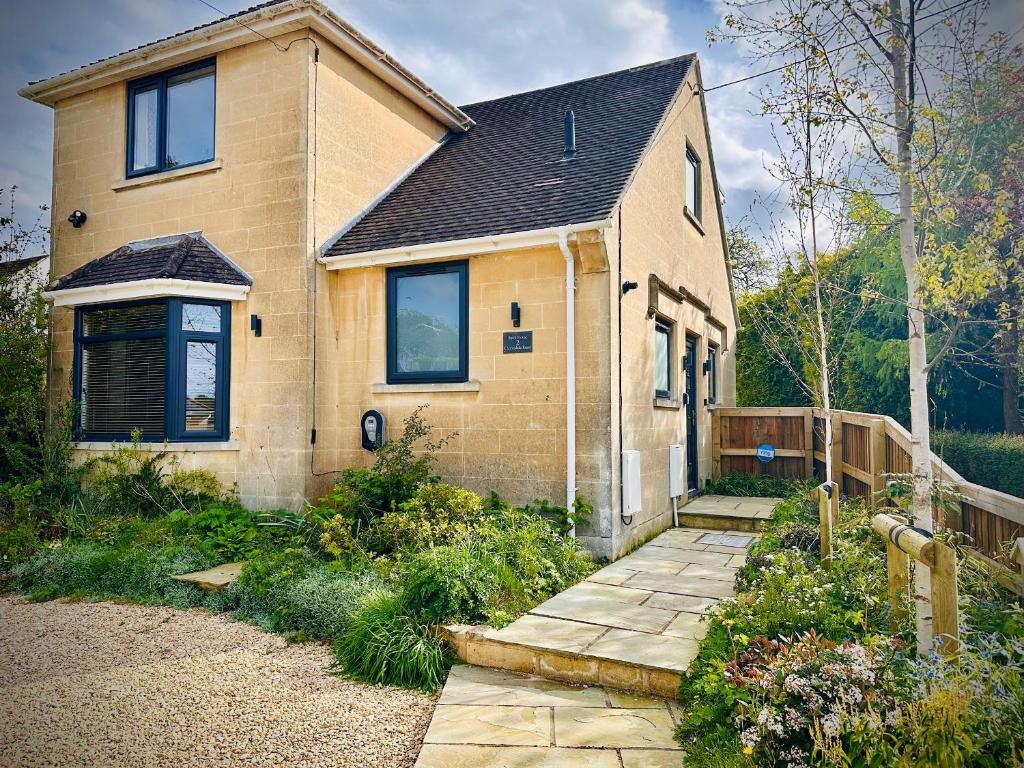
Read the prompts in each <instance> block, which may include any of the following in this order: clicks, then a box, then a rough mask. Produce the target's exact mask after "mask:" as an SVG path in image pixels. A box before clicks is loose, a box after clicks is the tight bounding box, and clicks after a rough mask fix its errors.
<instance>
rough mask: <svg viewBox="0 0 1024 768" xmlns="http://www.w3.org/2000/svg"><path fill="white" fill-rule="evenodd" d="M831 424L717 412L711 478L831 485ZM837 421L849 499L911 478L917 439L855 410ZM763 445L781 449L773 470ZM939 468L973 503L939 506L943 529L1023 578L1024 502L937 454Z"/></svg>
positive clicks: (803, 413) (835, 450) (840, 467)
mask: <svg viewBox="0 0 1024 768" xmlns="http://www.w3.org/2000/svg"><path fill="white" fill-rule="evenodd" d="M825 418H826V417H825V414H824V412H823V411H822V410H821V409H818V408H715V409H714V411H712V430H711V431H712V447H711V458H712V472H713V474H714V476H715V477H718V476H720V475H729V474H766V475H771V476H774V477H786V478H791V479H802V478H817V479H819V480H820V479H824V474H825V472H824V466H825V453H824V450H825V435H824V430H825V421H824V420H825ZM831 418H832V467H833V469H832V472H833V478H832V479H833V480H834V481H835V482H836V483H838V485H839V487H840V489H841V491H842V493H843V494H845V495H846V496H850V497H861V498H865V499H869V500H872V499H877V498H878V496H877V495H876V494H878V492H880V491H883V490H884V489H885V482H886V481H885V477H884V476H883V475H886V474H904V473H905V474H909V473H910V469H911V461H910V433H909V432H907V430H906V429H904V428H903V426H902V425H900V424H899V423H898V422H897V421H896V420H895V419H892V418H890V417H888V416H879V415H877V414H871V413H856V412H854V411H833V412H832V414H831ZM762 443H767V444H769V445H772V446H774V448H775V456H776V459H775V460H774V461H772V462H771V463H769V464H761V463H760V462H759V461H758V460H757V456H756V452H757V447H758V446H759V445H761V444H762ZM932 470H933V472H934V473H935V477H936V479H937V480H941V481H942V482H944V483H946V484H948V485H950V486H952V487H954V488H955V489H956V490H957V491H958V492H959V493H960V494H961V495H963V496H964V497H965V499H966V500H965V501H961V502H958V506H959V513H958V514H956V513H954V514H950V513H948V512H945V511H943V510H941V509H939V508H936V509H935V510H934V513H935V521H936V523H937V524H940V525H943V526H945V527H946V528H950V529H952V530H955V531H962V532H964V533H965V534H967V535H968V536H970V538H971V540H972V542H973V546H974V547H975V549H976V550H977V552H978V553H979V554H980V555H982V556H983V557H985V558H988V559H992V560H996V561H998V562H999V563H1000V564H1002V565H1003V566H1005V567H1007V568H1012V569H1014V570H1016V571H1017V572H1020V571H1021V568H1022V567H1021V566H1020V565H1019V564H1017V563H1014V562H1012V561H1011V560H1010V559H1009V557H1008V547H1007V544H1008V543H1012V542H1013V541H1014V540H1015V539H1016V538H1017V537H1019V536H1024V499H1020V498H1018V497H1016V496H1011V495H1010V494H1008V493H1002V492H1001V491H995V490H992V489H991V488H985V487H984V486H981V485H978V484H976V483H971V482H968V481H967V480H965V479H964V478H963V477H962V476H961V475H960V474H959V473H958V472H957V471H956V470H954V469H953V468H952V467H950V466H949V465H948V464H946V463H945V462H944V461H942V460H941V459H940V458H939V457H938V456H936V455H935V454H932ZM1022 471H1024V468H1022Z"/></svg>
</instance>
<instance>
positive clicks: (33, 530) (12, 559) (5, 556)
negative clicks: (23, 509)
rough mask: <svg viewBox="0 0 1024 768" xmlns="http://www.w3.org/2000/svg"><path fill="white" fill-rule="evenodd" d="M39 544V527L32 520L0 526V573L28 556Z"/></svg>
mask: <svg viewBox="0 0 1024 768" xmlns="http://www.w3.org/2000/svg"><path fill="white" fill-rule="evenodd" d="M40 545H41V541H40V539H39V529H38V527H37V526H36V524H35V523H34V522H32V521H29V520H26V521H23V522H20V523H18V524H17V525H14V526H13V527H10V528H6V529H4V528H0V573H3V572H5V571H7V570H8V569H10V568H11V567H13V566H15V565H17V564H18V563H21V562H23V561H25V560H27V559H28V558H30V557H31V556H32V555H33V554H34V553H35V551H36V550H37V549H39V547H40Z"/></svg>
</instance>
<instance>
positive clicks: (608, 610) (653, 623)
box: [530, 589, 675, 634]
mask: <svg viewBox="0 0 1024 768" xmlns="http://www.w3.org/2000/svg"><path fill="white" fill-rule="evenodd" d="M530 613H532V614H534V615H537V616H553V617H556V618H561V619H571V620H573V621H582V622H586V623H588V624H596V625H599V626H604V627H622V628H623V629H635V630H637V631H639V632H651V633H654V634H657V633H658V632H661V630H663V629H664V628H665V627H667V626H668V623H669V622H670V621H672V619H673V618H675V614H674V613H673V612H672V611H666V610H665V609H663V608H649V607H647V606H644V605H632V604H630V603H621V602H619V601H618V600H609V599H608V598H606V597H592V596H591V595H589V594H587V593H585V592H577V593H573V591H572V590H571V589H570V590H569V591H567V592H562V593H561V594H560V595H555V596H554V597H553V598H551V599H550V600H548V601H547V602H545V603H542V604H541V605H538V606H537V607H536V608H534V609H533V610H532V611H531V612H530Z"/></svg>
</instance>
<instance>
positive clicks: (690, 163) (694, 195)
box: [686, 147, 700, 220]
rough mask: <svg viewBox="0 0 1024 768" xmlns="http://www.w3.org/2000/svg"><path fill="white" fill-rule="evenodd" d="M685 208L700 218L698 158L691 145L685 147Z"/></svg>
mask: <svg viewBox="0 0 1024 768" xmlns="http://www.w3.org/2000/svg"><path fill="white" fill-rule="evenodd" d="M686 208H687V210H689V212H690V213H691V214H693V217H694V218H695V219H697V220H700V158H699V157H697V153H696V152H694V151H693V149H692V148H691V147H687V148H686Z"/></svg>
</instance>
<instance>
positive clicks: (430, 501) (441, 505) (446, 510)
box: [366, 483, 483, 554]
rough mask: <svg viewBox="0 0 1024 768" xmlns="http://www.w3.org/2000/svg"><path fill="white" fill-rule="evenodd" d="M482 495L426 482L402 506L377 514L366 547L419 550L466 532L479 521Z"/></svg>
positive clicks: (379, 550)
mask: <svg viewBox="0 0 1024 768" xmlns="http://www.w3.org/2000/svg"><path fill="white" fill-rule="evenodd" d="M482 514H483V499H481V498H480V497H479V496H477V495H476V494H475V493H473V492H472V491H467V490H465V489H464V488H458V487H456V486H454V485H447V484H445V483H426V484H423V485H421V486H420V487H419V489H418V490H417V491H416V495H415V496H413V497H412V498H410V499H408V500H406V501H404V502H402V504H401V506H400V507H399V508H398V509H396V510H394V511H391V512H386V513H384V514H383V515H382V516H381V517H380V518H378V519H377V520H376V521H375V522H374V523H373V525H372V526H371V527H370V530H369V531H368V532H367V535H366V541H367V544H368V546H369V548H370V549H371V550H372V551H374V552H378V553H384V554H387V553H391V552H398V551H401V550H411V551H419V550H422V549H426V548H427V547H435V546H441V545H443V544H448V543H449V542H451V541H454V540H455V539H457V538H460V537H462V536H465V535H466V534H467V533H469V532H470V531H471V530H473V529H474V528H475V527H476V526H477V525H478V524H479V523H480V522H481V516H482Z"/></svg>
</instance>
